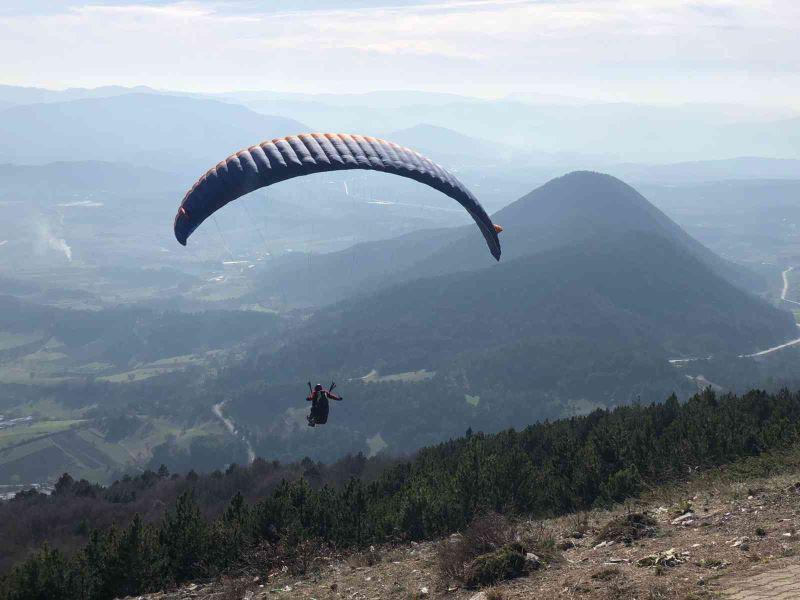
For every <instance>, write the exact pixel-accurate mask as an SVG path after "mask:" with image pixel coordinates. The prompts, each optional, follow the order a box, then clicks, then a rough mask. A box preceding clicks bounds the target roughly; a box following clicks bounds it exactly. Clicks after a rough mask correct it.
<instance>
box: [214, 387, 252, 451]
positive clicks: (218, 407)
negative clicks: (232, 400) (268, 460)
mask: <svg viewBox="0 0 800 600" xmlns="http://www.w3.org/2000/svg"><path fill="white" fill-rule="evenodd" d="M224 406H225V402H220V403H218V404H215V405H214V407H213V408H212V409H211V410H213V411H214V414H215V415H216V416H217V418H218V419H219V420H220V421H222V424H223V425H225V429H227V430H228V431H229V432H230V434H231V435H232V436H234V437H236V438H239V439H240V440H241V441H242V443H244V445H245V446H247V464H248V465H249V464H251V463H252V462H253V461H254V460H255V459H256V453H255V452H254V451H253V445H252V444H251V443H250V441H249V440H248V439H247V438H246V437H244V435H240V434H239V430H238V429H236V424H235V423H234V422H233V421H232V420H231V419H230V418H228V417H226V416H225V415H224V414H223V413H222V409H223V407H224Z"/></svg>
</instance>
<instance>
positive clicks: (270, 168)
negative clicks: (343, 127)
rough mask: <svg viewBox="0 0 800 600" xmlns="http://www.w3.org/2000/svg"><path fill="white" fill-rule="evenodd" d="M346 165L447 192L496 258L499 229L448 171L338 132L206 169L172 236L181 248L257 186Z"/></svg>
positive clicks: (272, 145)
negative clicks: (210, 219)
mask: <svg viewBox="0 0 800 600" xmlns="http://www.w3.org/2000/svg"><path fill="white" fill-rule="evenodd" d="M349 169H365V170H370V171H383V172H385V173H391V174H394V175H400V176H402V177H408V178H410V179H414V180H416V181H419V182H420V183H424V184H425V185H428V186H430V187H432V188H434V189H436V190H438V191H440V192H442V193H443V194H446V195H448V196H450V197H451V198H453V199H454V200H456V201H457V202H458V203H459V204H461V206H463V207H464V208H465V209H466V210H467V212H469V214H470V215H471V216H472V218H473V219H474V220H475V222H476V223H477V224H478V227H479V228H480V230H481V233H483V236H484V238H486V243H487V244H488V246H489V250H490V251H491V253H492V256H494V257H495V258H496V259H497V260H500V240H499V238H498V228H497V227H496V226H495V225H494V224H493V223H492V221H491V219H490V218H489V215H487V214H486V211H485V210H484V209H483V207H482V206H481V205H480V203H479V202H478V199H477V198H476V197H475V196H474V195H473V194H472V192H470V191H469V190H468V189H467V188H466V187H464V185H463V184H462V183H461V182H460V181H458V179H456V178H455V177H454V176H453V175H452V174H451V173H449V172H447V171H446V170H445V169H443V168H442V167H440V166H439V165H437V164H435V163H433V162H432V161H431V160H429V159H427V158H425V157H424V156H422V155H421V154H419V153H417V152H414V151H413V150H409V149H408V148H403V147H402V146H398V145H397V144H393V143H391V142H387V141H385V140H381V139H377V138H373V137H367V136H360V135H348V134H341V133H340V134H334V133H306V134H300V135H297V136H288V137H285V138H278V139H274V140H272V141H269V142H264V143H262V144H259V145H257V146H251V147H250V148H247V149H246V150H241V151H239V152H237V153H236V154H233V155H231V156H229V157H228V158H227V159H225V160H224V161H222V162H220V163H219V164H217V165H216V166H215V167H214V168H212V169H209V171H208V172H207V173H206V174H205V175H203V176H202V177H201V178H200V179H199V180H198V181H197V183H195V184H194V186H192V188H191V189H190V190H189V191H188V192H187V193H186V196H185V197H184V199H183V202H182V203H181V206H180V209H179V210H178V214H177V215H176V216H175V237H176V238H177V240H178V241H179V242H180V243H181V244H183V245H184V246H185V245H186V241H187V239H188V238H189V236H190V235H192V233H193V232H194V230H195V229H197V228H198V227H199V226H200V224H201V223H202V222H203V221H205V220H206V219H207V218H208V217H209V216H211V215H212V214H213V213H214V212H216V211H217V210H219V209H220V208H222V207H223V206H225V205H226V204H227V203H228V202H231V201H232V200H235V199H237V198H239V197H241V196H244V195H245V194H248V193H250V192H252V191H254V190H257V189H259V188H262V187H265V186H268V185H272V184H273V183H278V182H280V181H286V180H287V179H292V178H293V177H301V176H304V175H310V174H312V173H321V172H326V171H344V170H349ZM500 230H501V231H502V228H500Z"/></svg>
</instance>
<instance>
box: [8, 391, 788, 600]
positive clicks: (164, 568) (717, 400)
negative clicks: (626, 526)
mask: <svg viewBox="0 0 800 600" xmlns="http://www.w3.org/2000/svg"><path fill="white" fill-rule="evenodd" d="M798 434H800V395H798V394H793V393H789V392H781V393H779V394H776V395H767V394H765V393H763V392H755V391H754V392H751V393H749V394H747V395H745V396H742V397H735V396H724V397H718V396H716V395H715V394H714V393H713V392H711V391H707V392H705V393H703V394H700V395H697V396H695V397H693V398H692V399H690V400H689V401H688V402H687V403H685V404H681V403H679V402H678V401H677V400H676V399H675V398H674V397H671V398H669V399H667V401H666V402H665V403H663V404H654V405H650V406H642V405H635V406H630V407H624V408H618V409H616V410H614V411H611V412H609V411H595V412H593V413H592V414H590V415H587V416H584V417H578V418H572V419H566V420H560V421H556V422H552V423H546V424H539V425H534V426H531V427H528V428H526V429H524V430H523V431H520V432H515V431H512V430H509V431H505V432H502V433H498V434H496V435H484V434H481V433H473V432H471V431H470V432H467V435H466V436H465V437H463V438H460V439H457V440H452V441H450V442H447V443H444V444H440V445H438V446H436V447H434V448H429V449H426V450H424V451H422V452H420V453H419V454H418V455H417V456H415V457H414V458H413V459H411V460H409V461H408V462H401V463H399V464H396V465H394V466H388V467H387V465H386V464H385V463H383V462H381V461H380V460H378V461H374V460H365V459H363V457H357V458H355V459H353V458H348V459H345V460H344V461H340V462H339V463H337V464H336V465H333V466H331V467H325V466H323V465H320V464H315V463H313V462H312V461H304V462H303V463H301V464H300V465H295V466H294V467H288V468H284V467H280V466H279V465H277V464H269V463H266V462H263V461H258V462H256V463H255V464H254V465H253V466H252V467H250V468H245V469H243V468H238V467H231V468H230V469H228V470H227V472H226V473H224V474H223V473H214V474H212V475H210V476H207V477H199V478H198V477H197V476H196V475H194V474H191V473H190V474H189V475H187V476H172V477H170V476H169V473H168V471H166V470H165V469H162V470H161V471H160V472H159V473H153V472H148V473H145V474H144V475H142V476H141V477H137V478H135V479H126V480H125V481H121V482H118V483H115V484H114V485H112V486H110V487H108V488H101V487H98V486H93V485H91V484H89V483H87V482H75V481H74V480H72V479H70V478H69V477H66V476H65V477H63V478H62V479H61V480H60V482H59V485H58V486H57V489H56V492H55V493H54V494H53V495H52V496H50V497H47V496H43V495H40V494H37V493H35V492H31V493H27V494H22V495H20V496H18V497H17V498H16V499H14V500H12V501H11V502H8V503H3V504H0V526H2V527H3V528H4V529H5V531H3V539H4V540H9V542H11V541H12V540H13V544H12V543H8V544H7V545H4V551H5V556H4V561H5V565H8V564H9V563H10V562H11V561H14V560H19V559H20V558H22V557H23V556H24V555H25V554H26V547H31V546H35V545H37V544H38V543H40V542H42V541H43V540H47V539H49V541H50V543H49V545H48V546H46V547H44V548H43V549H42V550H40V551H39V552H37V553H35V554H34V555H33V556H31V558H30V559H28V560H27V561H26V562H24V563H22V564H20V565H19V566H18V567H17V568H15V569H13V570H11V571H8V570H7V571H6V576H5V577H4V578H3V580H2V582H0V598H4V599H5V598H7V599H12V598H14V599H16V598H29V597H47V598H53V599H58V598H65V599H66V598H69V599H75V598H93V599H98V600H100V599H104V598H112V597H115V596H116V597H118V596H126V595H136V594H139V593H142V592H146V591H148V590H158V589H163V588H164V587H165V586H167V585H170V584H174V583H180V582H182V581H187V580H191V579H196V578H202V577H207V576H209V575H212V574H216V573H221V572H226V571H229V570H231V569H235V568H236V567H237V566H238V565H241V564H242V563H243V562H244V561H247V560H248V558H249V557H250V556H251V553H253V552H261V553H262V557H263V556H270V557H272V558H270V559H268V560H272V561H274V563H273V564H277V565H279V564H282V561H287V560H294V559H293V558H292V557H295V558H296V557H297V556H299V555H298V553H299V552H301V551H302V548H304V547H308V544H313V545H314V547H316V548H319V547H321V546H326V545H335V546H336V547H338V548H340V549H341V548H359V547H363V546H365V545H369V544H372V543H377V542H384V541H393V540H394V541H396V540H423V539H429V538H432V537H437V536H441V535H444V534H448V533H450V532H453V531H456V530H459V529H462V528H463V527H465V526H466V525H467V524H469V523H470V521H471V520H472V519H473V518H474V517H475V516H476V515H479V514H481V513H482V512H484V511H487V510H502V511H505V512H511V513H514V512H519V513H524V514H530V515H533V516H537V517H543V516H548V515H556V514H563V513H567V512H571V511H575V510H582V509H587V508H590V507H593V506H598V505H601V506H602V505H607V504H609V503H612V502H615V501H621V500H624V499H625V498H628V497H631V496H635V495H637V494H638V493H640V491H641V490H642V489H643V488H644V487H645V486H652V485H654V484H658V483H666V482H675V481H679V480H682V479H684V478H686V477H687V473H688V472H690V471H691V470H693V469H698V468H699V469H703V468H708V467H712V466H715V465H721V464H726V463H729V462H732V461H736V460H739V459H742V458H746V457H753V456H758V455H760V454H763V453H764V452H767V451H777V450H780V449H783V448H787V447H788V446H790V445H791V444H793V443H794V442H796V440H797V439H798ZM376 466H377V467H379V469H380V468H381V467H387V468H386V470H385V471H384V472H383V473H380V474H376V472H375V467H376ZM688 467H691V469H689V468H688ZM348 474H350V475H353V476H354V478H353V479H351V480H350V481H349V482H347V483H343V482H342V477H343V476H345V477H346V476H347V475H348ZM286 476H289V477H292V478H295V477H298V476H300V478H299V479H292V480H286V479H283V480H281V481H279V478H280V477H286ZM359 476H361V477H363V478H359ZM176 498H177V499H176ZM226 498H230V503H229V504H228V506H227V508H224V499H226ZM175 499H176V500H175ZM164 500H166V501H168V502H169V503H170V504H169V508H167V509H166V510H164V509H163V508H161V507H164V504H163V502H164ZM173 502H174V503H173ZM157 506H158V508H156V507H157ZM142 511H144V512H142ZM11 513H13V514H15V515H20V514H23V515H25V519H19V518H10V515H11ZM136 513H140V514H138V515H137V514H136ZM111 514H115V515H116V517H115V518H114V519H113V521H114V522H116V527H111V528H110V529H109V528H100V529H94V530H92V525H91V523H92V522H95V520H96V519H97V518H98V517H99V516H100V515H103V517H102V520H101V521H99V522H100V523H108V522H110V519H109V515H111ZM43 519H44V521H45V522H47V523H48V526H47V527H41V526H39V524H40V523H41V522H42V520H43ZM81 519H82V520H81ZM34 526H35V527H36V530H35V531H34V529H33V528H34ZM82 540H83V542H84V543H85V545H84V546H83V547H82V548H80V544H81V541H82ZM283 564H285V563H283ZM6 569H7V567H6Z"/></svg>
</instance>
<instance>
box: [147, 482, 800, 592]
mask: <svg viewBox="0 0 800 600" xmlns="http://www.w3.org/2000/svg"><path fill="white" fill-rule="evenodd" d="M798 511H800V473H796V474H793V475H782V476H778V477H772V478H770V479H762V480H750V481H746V482H736V483H731V482H730V481H728V482H726V483H720V482H717V483H714V482H710V481H705V482H704V483H703V484H702V485H700V484H695V485H694V486H682V487H681V488H671V489H670V490H667V491H663V490H662V491H659V492H658V493H657V494H654V495H653V496H652V497H651V498H649V499H648V500H647V501H639V502H637V503H635V504H628V505H626V506H621V507H618V508H617V509H616V510H613V511H593V512H589V513H582V514H578V515H571V516H567V517H563V518H559V519H552V520H547V521H541V522H528V523H524V524H522V525H520V526H519V527H527V528H528V529H529V530H532V529H535V530H536V531H537V535H538V538H539V539H540V540H541V539H546V540H548V543H549V545H550V547H551V548H554V549H555V552H553V555H552V557H551V558H550V559H549V561H547V560H542V561H541V563H542V564H541V565H540V566H539V568H535V567H537V564H536V561H532V562H531V563H530V564H532V565H533V567H532V568H530V569H528V570H529V573H527V574H526V575H525V576H522V577H518V578H516V579H512V580H509V581H505V582H502V583H499V584H496V585H495V586H493V587H490V588H484V589H483V590H477V589H465V588H464V585H463V583H459V582H458V581H452V580H448V579H447V578H446V577H444V576H443V575H442V573H441V569H440V560H439V554H440V548H441V547H442V545H445V544H452V543H454V542H457V541H458V537H457V536H455V537H451V538H449V539H446V540H440V541H438V542H429V543H422V544H411V545H407V546H400V547H393V548H376V549H374V550H373V551H372V552H366V553H362V554H358V555H352V556H349V557H344V558H341V559H325V560H323V561H320V564H319V566H318V568H317V569H316V570H315V572H313V573H310V574H307V575H305V576H302V577H299V576H291V574H289V573H288V572H287V571H276V572H273V573H263V574H260V575H258V576H252V575H251V576H248V577H244V578H237V579H225V580H221V581H214V582H206V583H196V584H192V585H190V586H187V587H183V588H181V589H179V590H175V591H171V592H163V593H160V594H153V595H150V596H147V597H146V598H147V600H188V599H196V600H206V599H208V600H211V599H216V600H244V599H247V600H259V599H262V598H269V599H273V598H274V599H276V600H277V599H282V600H283V599H285V600H289V599H300V598H302V599H304V600H310V599H316V600H340V599H347V600H379V599H384V598H390V599H391V598H397V599H403V600H406V599H409V600H410V599H414V600H420V599H422V598H446V599H450V600H512V599H522V598H536V599H537V600H544V599H549V598H565V599H570V598H580V599H585V600H595V599H597V600H599V599H609V600H634V599H637V600H666V599H679V598H680V599H692V598H693V599H698V600H699V599H706V598H735V599H737V600H759V599H762V598H770V599H779V598H781V599H789V598H798V599H800V555H798V550H800V532H799V531H798V527H800V517H798ZM641 514H643V515H645V523H644V524H642V523H640V522H639V520H638V515H641ZM630 515H637V517H633V518H632V517H631V516H630ZM609 523H611V525H612V526H611V527H607V525H609ZM630 523H636V524H637V527H636V528H634V529H635V530H631V529H630V527H628V528H627V529H626V524H630ZM604 528H605V531H604ZM640 535H641V536H642V537H640V538H639V539H632V538H636V537H638V536H640ZM529 558H530V555H529ZM545 563H546V564H545Z"/></svg>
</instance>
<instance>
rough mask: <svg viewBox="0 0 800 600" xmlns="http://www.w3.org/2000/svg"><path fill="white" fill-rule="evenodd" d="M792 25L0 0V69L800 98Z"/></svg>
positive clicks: (49, 77)
mask: <svg viewBox="0 0 800 600" xmlns="http://www.w3.org/2000/svg"><path fill="white" fill-rule="evenodd" d="M287 7H291V8H287ZM798 39H800V2H799V1H798V0H697V1H691V2H685V1H681V0H290V1H288V2H286V1H279V2H276V1H260V2H259V1H254V0H241V1H239V0H234V1H228V2H220V1H210V0H200V1H194V2H165V1H156V0H150V1H147V0H140V1H138V2H125V1H124V0H120V1H117V2H87V1H85V0H67V1H56V0H2V2H1V3H0V57H1V58H0V84H8V85H26V86H38V87H48V88H57V89H60V88H66V87H96V86H101V85H128V86H133V85H147V86H151V87H154V88H159V89H170V90H183V91H198V92H200V91H203V92H220V91H229V90H277V91H293V92H305V93H317V92H338V93H340V92H366V91H373V90H387V89H389V90H393V89H415V90H425V91H436V92H449V93H456V94H464V95H473V96H479V97H502V96H506V95H509V94H520V95H526V94H527V95H535V94H548V95H551V94H556V95H564V96H575V97H580V98H591V99H601V100H620V101H623V100H627V101H631V100H633V101H648V102H664V103H683V102H709V103H715V102H726V103H737V104H760V105H776V106H781V105H782V106H792V107H795V108H800V51H799V50H798V42H797V40H798Z"/></svg>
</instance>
